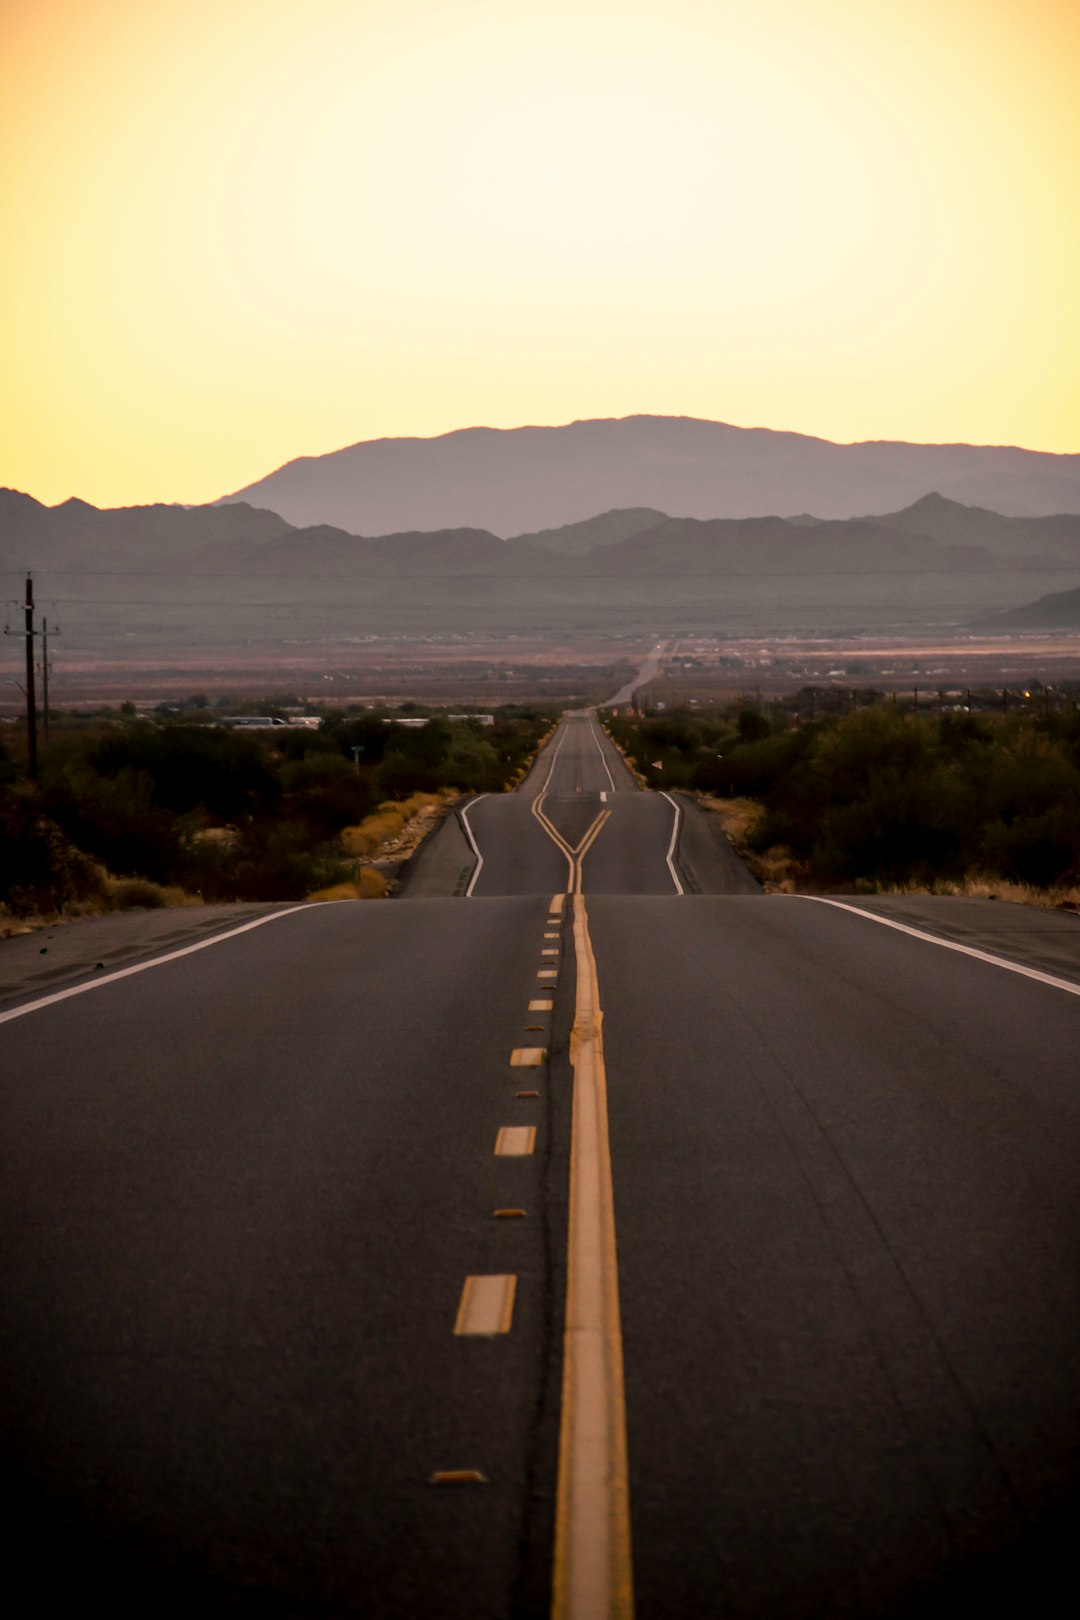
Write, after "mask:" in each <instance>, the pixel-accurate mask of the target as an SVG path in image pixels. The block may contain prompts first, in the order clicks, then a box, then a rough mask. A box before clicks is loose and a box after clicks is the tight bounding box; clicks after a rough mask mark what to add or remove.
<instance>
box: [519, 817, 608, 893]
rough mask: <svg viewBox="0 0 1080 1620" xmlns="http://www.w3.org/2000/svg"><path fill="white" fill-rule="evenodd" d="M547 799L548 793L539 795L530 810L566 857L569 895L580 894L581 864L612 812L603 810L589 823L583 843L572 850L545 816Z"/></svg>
mask: <svg viewBox="0 0 1080 1620" xmlns="http://www.w3.org/2000/svg"><path fill="white" fill-rule="evenodd" d="M546 798H547V794H546V793H541V794H539V795H538V796H537V797H536V798H535V799H534V800H533V802H532V804H531V805H530V809H531V810H532V813H533V815H534V816H535V817H536V820H537V821H538V822H539V823H540V825H541V827H543V829H544V831H545V832H546V833H547V835H548V837H549V838H550V839H551V841H552V843H554V844H558V846H559V848H560V849H561V850H562V852H563V854H564V855H565V856H566V860H567V864H568V866H569V868H570V872H569V876H568V878H567V882H566V892H567V894H580V893H581V863H582V862H583V861H584V859H585V857H586V855H587V854H588V853H589V851H590V849H592V847H593V845H594V844H595V843H596V840H597V839H598V838H599V836H600V834H601V833H602V832H603V830H604V827H605V826H606V825H607V822H608V820H609V819H610V817H611V811H610V810H601V811H600V813H599V814H598V815H597V816H596V817H595V818H594V819H593V821H591V822H590V823H589V826H588V829H587V831H586V833H585V836H584V838H582V840H581V842H580V843H578V844H575V845H574V846H573V847H572V848H571V846H570V844H569V843H568V842H567V840H566V839H565V838H564V837H563V835H562V833H561V832H560V831H559V829H558V827H556V825H555V823H554V822H553V821H552V820H551V818H550V817H549V816H548V815H546V814H545V812H544V800H545V799H546Z"/></svg>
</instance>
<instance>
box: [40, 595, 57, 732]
mask: <svg viewBox="0 0 1080 1620" xmlns="http://www.w3.org/2000/svg"><path fill="white" fill-rule="evenodd" d="M52 633H53V635H54V636H58V635H59V634H60V631H59V628H58V627H57V626H56V625H55V624H54V625H53V629H52ZM50 674H51V670H50V668H49V621H48V619H42V621H41V712H42V719H43V720H44V722H45V723H44V726H43V727H42V731H43V733H44V740H45V742H46V743H48V741H49V675H50Z"/></svg>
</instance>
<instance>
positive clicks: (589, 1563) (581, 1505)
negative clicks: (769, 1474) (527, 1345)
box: [531, 793, 634, 1620]
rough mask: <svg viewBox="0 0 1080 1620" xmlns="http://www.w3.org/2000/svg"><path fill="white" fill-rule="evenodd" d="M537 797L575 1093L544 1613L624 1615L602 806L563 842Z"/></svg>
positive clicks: (603, 1618) (622, 1412)
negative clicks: (555, 882) (594, 894)
mask: <svg viewBox="0 0 1080 1620" xmlns="http://www.w3.org/2000/svg"><path fill="white" fill-rule="evenodd" d="M544 798H545V795H544V794H543V793H541V794H540V795H539V796H538V797H537V798H536V799H534V800H533V802H532V806H531V809H532V813H533V815H534V816H535V817H536V820H537V821H538V822H539V824H540V826H541V827H542V828H543V829H544V831H545V832H546V833H547V835H548V837H549V838H550V839H551V840H552V841H553V843H555V844H557V845H558V847H559V849H561V850H562V852H563V854H564V855H565V856H566V860H567V865H568V867H569V876H568V879H567V884H566V892H567V894H571V895H573V898H574V954H575V957H576V961H577V984H576V1001H575V1007H574V1025H573V1029H572V1030H571V1033H570V1062H571V1065H572V1067H573V1071H574V1097H573V1117H572V1128H571V1139H570V1217H569V1229H568V1235H567V1267H566V1327H565V1331H564V1337H563V1379H562V1410H561V1419H560V1427H559V1478H558V1491H557V1498H556V1508H555V1557H554V1567H553V1570H552V1604H551V1613H552V1620H633V1613H634V1585H633V1563H632V1556H631V1539H630V1470H629V1460H628V1456H627V1444H626V1393H625V1386H624V1378H623V1350H622V1322H621V1316H620V1311H619V1267H618V1256H617V1253H616V1247H615V1198H614V1191H613V1187H612V1177H611V1144H610V1140H609V1135H608V1109H607V1073H606V1070H605V1067H604V1045H603V1040H602V1038H601V1028H602V1025H603V1017H604V1015H603V1012H602V1010H601V1007H600V984H599V979H598V976H597V971H596V957H595V955H594V953H593V946H592V940H591V938H590V936H589V918H588V913H587V911H586V909H585V896H584V894H583V893H582V888H581V868H582V862H583V861H584V859H585V856H586V855H587V854H588V852H589V850H590V849H591V848H592V846H593V844H595V842H596V840H597V838H599V836H600V834H601V832H602V831H603V829H604V826H605V825H606V823H607V820H608V818H609V816H610V815H611V811H610V810H602V811H600V813H599V814H598V815H597V816H596V817H595V819H594V820H593V821H592V822H591V823H590V825H589V827H588V829H587V830H586V832H585V835H584V837H583V838H582V839H581V841H580V842H579V843H578V844H576V845H573V846H571V844H570V843H569V842H568V840H567V839H565V838H564V837H563V836H562V834H561V833H560V832H559V830H558V828H557V827H556V826H555V825H554V824H553V823H552V821H551V819H550V817H548V816H547V815H546V814H545V812H544ZM561 902H562V897H561V896H556V897H555V899H554V900H553V901H552V909H553V910H555V909H556V907H557V905H561Z"/></svg>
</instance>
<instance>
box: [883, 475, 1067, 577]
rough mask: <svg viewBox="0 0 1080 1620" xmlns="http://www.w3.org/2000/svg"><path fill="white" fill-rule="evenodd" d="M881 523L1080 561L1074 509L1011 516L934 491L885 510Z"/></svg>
mask: <svg viewBox="0 0 1080 1620" xmlns="http://www.w3.org/2000/svg"><path fill="white" fill-rule="evenodd" d="M880 521H881V522H882V523H883V524H886V525H887V526H888V527H889V528H890V529H893V530H897V531H899V532H901V533H904V534H925V535H931V536H932V537H933V538H934V539H935V540H940V541H942V542H944V544H946V545H978V546H992V547H993V548H994V550H996V551H1000V552H1001V553H1003V554H1005V555H1008V556H1011V557H1021V556H1031V557H1034V556H1040V555H1042V556H1047V557H1057V558H1059V559H1064V558H1066V557H1068V558H1076V560H1077V562H1080V517H1078V516H1076V515H1075V514H1074V513H1070V512H1060V513H1056V514H1054V515H1053V516H1048V517H1027V518H1025V517H1020V518H1018V517H1007V516H1003V515H1002V514H1001V513H1000V512H989V511H986V510H985V509H983V508H982V507H977V506H963V505H961V504H960V503H959V502H957V501H948V500H946V499H945V498H944V496H942V495H940V494H938V493H937V492H936V491H935V492H934V493H932V494H930V495H925V496H924V497H923V499H922V500H921V501H916V502H915V504H914V505H913V506H909V507H907V508H906V509H905V510H904V511H902V512H888V513H885V514H884V515H883V516H882V517H881V519H880Z"/></svg>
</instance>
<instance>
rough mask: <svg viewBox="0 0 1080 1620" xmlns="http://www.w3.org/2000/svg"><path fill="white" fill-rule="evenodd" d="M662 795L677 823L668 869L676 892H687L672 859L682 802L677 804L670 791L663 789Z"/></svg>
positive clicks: (673, 828) (671, 844)
mask: <svg viewBox="0 0 1080 1620" xmlns="http://www.w3.org/2000/svg"><path fill="white" fill-rule="evenodd" d="M660 797H661V798H662V799H666V800H667V802H668V804H670V806H671V808H672V809H673V810H674V812H675V825H674V826H673V827H672V829H671V843H670V844H669V845H668V852H667V864H668V871H669V872H670V873H671V881H672V882H673V883H674V885H675V893H676V894H685V893H686V890H685V889H684V888H683V886H682V884H681V883H680V882H679V874H678V872H676V870H675V862H674V861H673V860H672V856H673V855H674V853H675V840H676V839H677V838H678V836H679V821H680V819H681V817H682V805H681V804H676V803H675V800H674V799H673V798H672V797H671V794H670V793H664V792H663V791H662V790H661V793H660Z"/></svg>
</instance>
